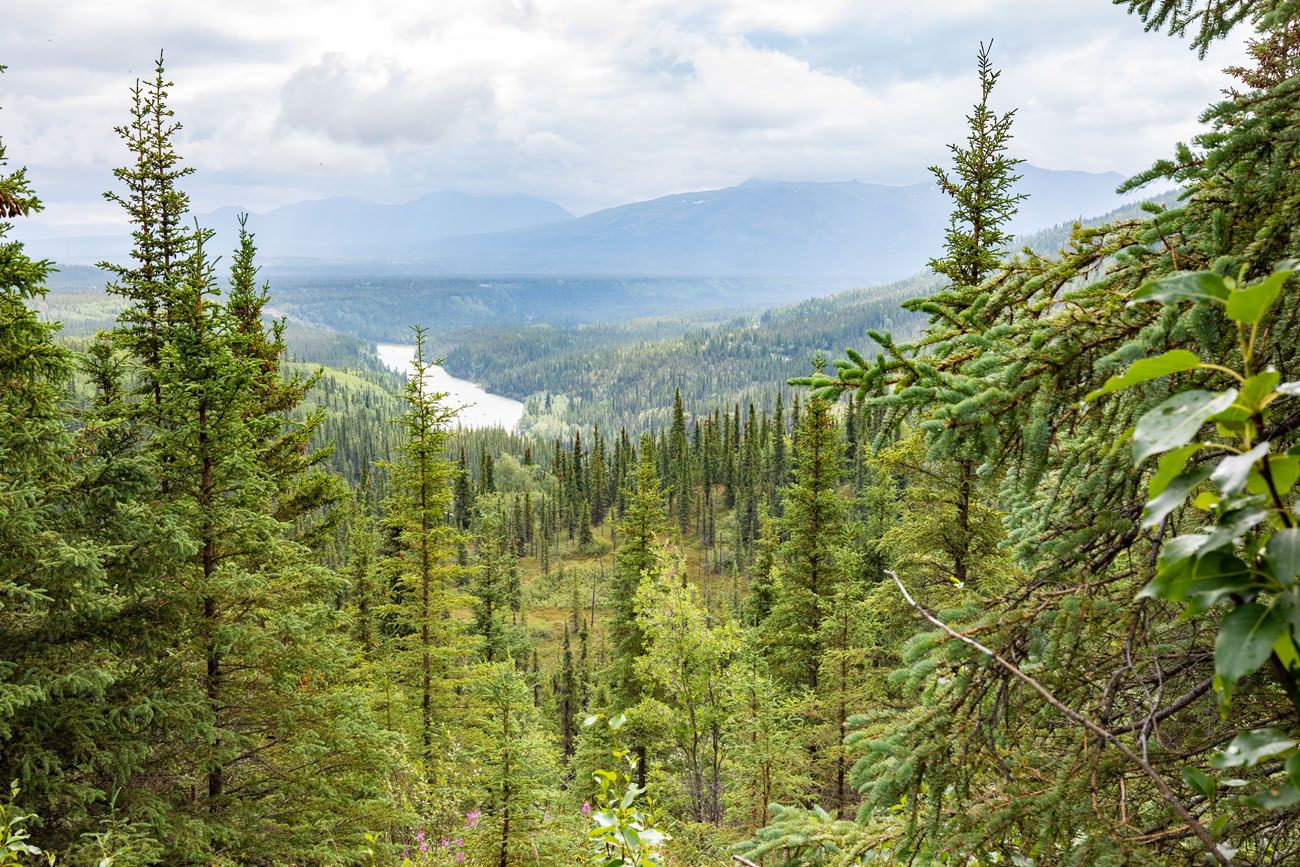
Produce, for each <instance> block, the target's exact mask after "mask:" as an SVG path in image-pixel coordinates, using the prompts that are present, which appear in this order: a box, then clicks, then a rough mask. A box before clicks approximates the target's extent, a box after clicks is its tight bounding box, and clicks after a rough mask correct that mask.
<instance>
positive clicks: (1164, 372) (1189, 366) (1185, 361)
mask: <svg viewBox="0 0 1300 867" xmlns="http://www.w3.org/2000/svg"><path fill="white" fill-rule="evenodd" d="M1200 363H1201V360H1200V359H1199V358H1197V357H1196V355H1195V353H1192V352H1188V351H1187V350H1186V349H1171V350H1169V351H1168V352H1166V353H1164V354H1163V355H1157V356H1155V357H1154V358H1143V359H1140V360H1138V361H1135V362H1133V364H1132V365H1130V366H1129V369H1128V370H1126V371H1124V372H1123V373H1122V374H1119V375H1117V376H1112V377H1111V378H1110V379H1108V380H1106V384H1105V385H1103V386H1102V387H1101V388H1099V389H1097V390H1096V391H1093V392H1090V393H1089V394H1088V396H1087V397H1085V398H1084V400H1085V401H1087V402H1089V403H1091V402H1092V401H1094V400H1096V399H1097V398H1099V397H1101V396H1102V395H1104V394H1111V393H1113V392H1116V391H1120V390H1121V389H1125V388H1129V387H1131V386H1134V385H1138V384H1140V383H1143V382H1150V381H1151V380H1153V379H1159V378H1161V377H1162V376H1169V375H1170V374H1174V373H1182V372H1183V371H1187V370H1195V369H1196V368H1197V366H1198V365H1200Z"/></svg>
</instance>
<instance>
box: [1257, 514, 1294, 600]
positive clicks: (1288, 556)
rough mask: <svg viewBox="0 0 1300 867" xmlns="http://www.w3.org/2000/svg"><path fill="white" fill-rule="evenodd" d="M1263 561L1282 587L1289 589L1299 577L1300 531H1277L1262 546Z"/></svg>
mask: <svg viewBox="0 0 1300 867" xmlns="http://www.w3.org/2000/svg"><path fill="white" fill-rule="evenodd" d="M1264 559H1266V560H1267V561H1268V563H1269V565H1270V566H1272V567H1273V575H1274V577H1276V578H1277V580H1278V582H1279V583H1281V585H1282V586H1283V587H1287V588H1290V587H1292V586H1293V585H1294V584H1295V579H1296V576H1297V575H1300V529H1294V528H1292V529H1286V530H1278V531H1277V532H1276V533H1274V534H1273V535H1272V537H1271V538H1270V539H1269V540H1268V544H1267V545H1265V546H1264Z"/></svg>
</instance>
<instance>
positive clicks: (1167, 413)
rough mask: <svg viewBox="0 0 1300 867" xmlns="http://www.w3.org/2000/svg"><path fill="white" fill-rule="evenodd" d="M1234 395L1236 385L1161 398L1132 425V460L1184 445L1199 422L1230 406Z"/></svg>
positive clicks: (1189, 440) (1195, 390) (1196, 429)
mask: <svg viewBox="0 0 1300 867" xmlns="http://www.w3.org/2000/svg"><path fill="white" fill-rule="evenodd" d="M1236 398H1237V390H1236V389H1229V390H1228V391H1222V392H1213V391H1202V390H1200V389H1192V390H1190V391H1184V392H1180V393H1178V394H1175V395H1174V396H1172V397H1170V398H1167V399H1165V400H1163V401H1161V402H1160V403H1159V404H1158V405H1156V406H1155V407H1154V408H1152V409H1150V410H1148V411H1147V413H1146V414H1145V415H1143V416H1142V418H1141V419H1139V420H1138V423H1137V427H1135V428H1134V429H1133V461H1134V463H1137V464H1140V463H1142V461H1144V460H1146V459H1147V458H1149V457H1151V456H1152V455H1158V454H1163V453H1164V452H1167V451H1169V450H1170V449H1176V448H1179V447H1180V446H1185V445H1187V443H1189V442H1191V440H1192V438H1193V437H1195V436H1196V434H1197V432H1198V431H1199V430H1200V429H1201V426H1202V425H1204V424H1205V423H1206V422H1207V421H1208V420H1209V419H1210V418H1212V417H1213V416H1215V415H1217V414H1219V413H1221V412H1223V411H1224V410H1225V409H1227V408H1228V407H1230V406H1232V402H1233V401H1234V400H1236Z"/></svg>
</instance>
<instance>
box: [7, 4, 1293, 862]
mask: <svg viewBox="0 0 1300 867" xmlns="http://www.w3.org/2000/svg"><path fill="white" fill-rule="evenodd" d="M1092 2H1097V0H1092ZM1103 5H1104V4H1103ZM1110 15H1111V17H1112V19H1113V20H1112V22H1111V23H1112V25H1113V26H1114V27H1115V28H1116V29H1120V28H1130V29H1134V28H1135V29H1137V30H1139V31H1140V30H1142V29H1143V28H1145V29H1146V30H1147V31H1149V32H1150V33H1151V34H1152V36H1153V38H1160V39H1169V40H1183V41H1184V43H1185V44H1186V47H1188V48H1190V51H1191V52H1193V53H1194V54H1199V56H1201V57H1204V56H1205V54H1206V52H1207V51H1208V50H1209V49H1210V48H1211V46H1213V45H1214V44H1215V43H1218V42H1221V41H1223V40H1226V39H1236V40H1239V41H1242V42H1244V43H1245V45H1246V46H1247V51H1246V53H1247V55H1248V57H1249V60H1248V62H1247V63H1245V64H1244V65H1241V66H1236V67H1234V68H1232V69H1230V70H1228V74H1229V76H1230V79H1231V81H1232V82H1233V83H1232V85H1231V86H1230V87H1229V88H1227V89H1226V90H1224V92H1223V93H1222V94H1221V98H1219V99H1218V101H1216V102H1214V103H1213V104H1211V105H1209V106H1207V107H1206V108H1205V109H1204V115H1203V116H1202V118H1201V121H1202V122H1203V123H1204V127H1203V132H1202V133H1200V134H1199V135H1198V136H1197V137H1196V138H1194V139H1192V140H1189V141H1186V142H1181V143H1180V142H1175V141H1170V142H1168V144H1167V154H1168V156H1167V158H1166V159H1161V160H1159V161H1158V162H1156V163H1155V164H1154V165H1151V166H1150V168H1149V169H1148V170H1146V171H1143V172H1141V173H1139V174H1137V175H1136V176H1133V177H1132V178H1131V179H1129V180H1127V181H1125V182H1124V187H1123V190H1122V191H1123V192H1125V193H1134V194H1136V195H1137V198H1136V199H1134V201H1133V203H1132V204H1129V205H1126V206H1124V207H1122V208H1120V209H1119V210H1112V211H1110V212H1109V213H1101V212H1098V213H1097V214H1095V215H1093V216H1085V217H1081V218H1080V219H1079V220H1077V221H1067V222H1066V223H1064V224H1061V225H1057V226H1055V227H1051V228H1046V229H1040V230H1039V231H1037V232H1036V233H1027V232H1018V231H1014V230H1013V229H1012V228H1011V227H1012V223H1013V220H1014V218H1015V216H1016V214H1017V213H1019V212H1021V210H1022V209H1023V208H1025V207H1027V206H1028V199H1027V194H1026V193H1024V192H1023V191H1022V189H1021V187H1020V186H1019V182H1020V180H1021V178H1022V176H1023V175H1024V174H1025V173H1026V172H1027V171H1028V169H1027V167H1026V166H1025V164H1024V162H1023V160H1022V158H1021V157H1020V156H1019V155H1018V153H1019V151H1018V139H1017V137H1016V132H1017V124H1018V123H1020V122H1021V121H1022V119H1023V118H1024V116H1025V114H1026V113H1027V112H1030V111H1032V110H1033V108H1032V106H1031V107H1018V106H1016V105H1014V104H1011V103H1010V101H1009V100H1008V99H1007V98H1005V97H1004V95H1003V89H1002V87H1001V76H1002V71H1001V69H1000V66H999V60H998V55H997V53H996V51H995V50H994V44H995V43H987V42H986V43H984V44H982V45H978V46H977V45H970V46H962V48H961V50H962V52H963V62H964V64H965V67H964V69H965V76H966V80H967V81H968V82H969V84H970V85H971V86H970V93H971V95H973V97H974V99H973V102H972V104H971V107H970V108H969V110H968V112H967V113H966V114H965V116H964V118H961V119H959V121H958V122H959V123H961V124H963V126H964V132H963V134H962V136H961V137H960V138H958V139H957V140H956V141H955V142H953V143H952V144H951V145H950V146H949V148H948V151H947V157H948V158H947V159H946V160H945V161H944V162H942V163H941V164H939V165H936V166H935V167H934V168H932V169H931V172H932V177H931V182H932V183H933V184H934V185H935V186H936V187H937V190H938V191H939V193H941V194H942V197H943V202H944V204H945V208H946V209H947V212H948V215H949V216H948V217H947V219H946V221H940V222H938V223H935V224H933V225H931V226H930V229H931V230H932V231H933V233H934V237H935V239H936V241H935V244H934V246H933V249H931V250H929V252H928V254H927V255H928V257H929V262H928V266H927V268H926V269H925V271H924V272H923V273H920V274H917V275H916V276H913V277H909V278H905V279H897V280H892V281H882V283H881V285H877V286H874V287H868V288H862V287H860V286H858V287H843V286H839V287H829V288H832V289H835V291H834V292H833V293H831V294H825V295H823V296H822V297H818V298H814V299H812V300H804V301H802V302H799V303H795V304H787V305H785V306H774V305H773V304H771V303H768V300H767V299H768V297H769V296H768V295H764V294H763V293H764V292H768V291H769V290H770V291H771V292H776V291H777V290H776V289H773V288H772V286H775V285H776V284H775V283H774V284H771V285H767V284H764V285H767V288H760V289H755V293H756V294H755V295H754V296H753V298H751V299H750V302H753V303H752V304H751V306H750V307H745V306H744V304H740V303H737V304H736V305H732V306H731V307H730V308H728V310H727V311H725V312H719V310H720V307H719V308H717V309H715V308H711V307H708V305H705V304H704V303H703V302H700V303H696V302H695V301H693V300H691V298H692V297H693V295H694V293H695V292H696V289H695V288H692V287H693V285H694V284H689V281H684V280H667V279H665V280H659V281H656V280H652V279H649V278H639V277H638V278H628V279H627V280H624V281H622V282H619V283H617V285H615V284H613V283H601V284H600V285H602V286H607V287H608V292H609V293H614V294H611V295H608V296H606V298H607V299H608V298H612V297H615V295H616V294H617V293H628V294H631V295H635V296H637V297H638V298H641V299H643V300H644V299H649V300H648V301H647V302H646V306H645V308H644V309H643V310H641V311H640V313H638V315H636V316H634V317H632V318H629V319H627V321H624V322H610V321H606V320H600V321H596V320H591V321H580V320H581V317H582V316H583V315H587V314H591V315H592V316H594V315H595V312H594V311H596V310H597V309H598V308H599V305H600V304H601V303H604V302H603V301H593V302H592V305H591V307H590V308H589V309H587V310H583V311H572V312H573V316H574V317H575V318H573V320H572V321H564V322H560V321H558V320H557V321H552V320H547V319H546V315H547V314H546V311H548V310H551V309H552V308H559V307H563V306H564V305H566V304H569V303H571V302H570V300H569V299H572V298H573V297H575V296H573V295H571V294H569V293H573V292H579V291H587V289H584V288H583V287H585V286H587V284H585V283H581V282H577V283H565V282H564V281H552V282H548V283H546V284H545V285H544V286H543V287H542V289H540V290H536V291H534V290H533V289H528V290H527V291H525V290H524V289H520V288H518V286H516V285H515V284H509V285H507V284H506V283H500V284H493V285H492V286H488V285H487V284H484V286H483V289H482V291H483V294H482V295H481V296H476V295H474V290H473V289H472V288H471V289H468V290H461V289H455V290H454V291H452V290H445V291H444V288H439V287H440V286H441V285H442V284H438V286H435V287H434V288H433V289H430V290H429V291H428V292H426V293H425V294H423V295H419V296H418V298H417V296H414V295H413V296H411V297H412V298H414V299H416V300H403V297H404V296H401V295H400V293H401V292H402V291H405V289H409V288H411V286H412V285H414V281H415V278H411V277H408V276H403V274H402V273H399V272H398V271H396V270H395V271H393V272H392V273H388V274H381V275H378V276H375V277H374V279H370V278H368V277H356V278H355V279H354V278H353V277H351V276H349V277H347V278H346V279H343V278H339V279H334V280H333V281H332V282H331V281H330V280H327V279H325V278H322V277H320V275H318V274H317V275H311V274H309V275H307V276H298V277H292V276H284V279H283V280H281V279H280V277H281V275H282V271H281V270H280V269H279V268H278V267H264V266H263V265H262V262H261V259H260V258H259V234H258V231H257V230H256V226H255V225H254V223H253V222H252V221H249V220H248V218H247V217H245V216H232V217H231V219H230V220H228V221H227V223H225V224H222V225H216V226H214V225H205V223H204V222H203V221H202V220H199V219H196V216H195V214H194V213H193V209H192V206H191V200H190V195H189V193H188V192H187V190H188V189H189V188H190V185H191V184H192V183H195V182H196V180H197V179H198V177H199V174H198V172H196V170H195V166H194V164H193V163H191V162H190V161H188V159H187V155H186V154H184V153H182V147H181V146H182V143H183V142H184V138H183V136H182V131H183V130H184V129H185V125H186V124H188V123H191V121H192V119H191V118H189V117H186V116H185V113H184V111H182V110H181V108H180V105H182V104H183V103H184V100H183V99H181V96H182V95H183V94H184V93H185V90H186V87H187V84H186V81H185V80H184V79H183V77H180V76H175V81H173V76H174V68H175V67H174V64H175V60H176V55H175V54H174V53H173V52H174V51H179V50H181V49H171V48H168V49H167V50H168V53H167V54H166V55H161V56H159V55H155V57H154V58H149V57H144V58H141V61H142V62H145V63H152V65H151V67H149V68H148V70H147V72H146V74H143V75H141V76H140V78H139V79H138V80H137V81H136V83H135V85H134V86H132V87H130V88H122V89H120V91H119V96H120V104H119V105H118V108H119V109H120V110H119V112H118V114H119V117H120V120H119V123H118V126H117V128H116V136H117V138H116V142H117V151H116V153H117V156H118V162H119V167H118V168H117V169H116V170H114V171H113V172H112V173H111V175H107V174H106V175H105V176H103V177H101V178H99V189H102V190H105V191H107V192H106V200H107V202H108V203H110V204H111V205H112V206H113V207H114V208H115V209H116V211H117V212H118V213H119V216H120V219H121V220H122V221H123V222H124V224H129V227H130V232H131V237H130V252H129V255H125V256H121V257H116V258H106V259H104V260H103V261H101V262H99V263H98V264H97V265H94V266H77V265H68V266H64V265H63V264H62V263H60V262H58V261H56V260H55V259H52V258H49V257H46V256H44V255H38V254H37V253H35V252H32V250H30V249H29V245H27V244H25V243H24V242H21V241H19V240H16V239H15V238H14V233H15V231H16V229H15V227H21V225H22V224H23V222H24V221H26V220H30V219H31V218H33V217H34V216H35V215H37V214H38V213H39V212H41V210H42V201H41V198H40V194H41V191H40V190H39V189H36V185H35V183H34V182H33V180H32V179H31V178H30V177H29V173H28V172H27V171H25V170H24V168H23V167H22V166H24V165H25V163H24V160H25V159H32V158H34V155H32V154H24V153H18V152H12V153H11V152H6V150H5V149H4V146H3V143H0V221H3V222H0V783H2V784H3V790H2V791H0V865H38V864H57V865H98V867H137V865H236V864H249V865H334V864H355V865H442V864H448V865H451V864H469V865H484V867H524V865H538V867H541V865H547V867H573V865H592V867H597V865H599V867H615V865H624V867H647V865H661V867H702V865H733V867H734V865H742V867H754V865H760V867H832V865H891V864H898V865H967V867H976V865H978V867H991V865H1014V867H1058V865H1059V867H1067V865H1070V867H1120V865H1132V867H1157V865H1189V867H1190V865H1205V864H1216V865H1261V867H1262V865H1275V867H1285V865H1300V508H1298V507H1297V504H1298V501H1297V497H1298V495H1300V488H1298V487H1297V483H1298V482H1300V0H1116V2H1115V3H1114V4H1113V8H1112V9H1111V10H1110ZM994 35H995V36H996V34H994ZM3 60H4V58H3V57H0V61H3ZM1202 62H1208V61H1202ZM121 72H123V73H125V70H122V71H121ZM1075 74H1076V75H1077V76H1078V77H1080V78H1084V77H1086V76H1087V74H1088V73H1087V72H1085V71H1083V70H1079V71H1077V72H1076V73H1075ZM1081 86H1086V85H1081ZM12 112H13V106H5V110H4V111H3V112H0V132H3V131H4V130H5V121H6V117H11V116H12ZM200 171H201V170H200ZM96 192H98V190H96ZM1083 207H1087V206H1086V205H1080V208H1083ZM863 243H867V241H866V239H864V242H863ZM592 279H595V278H592ZM597 282H599V281H597ZM430 285H432V284H430ZM448 285H450V284H448ZM755 285H756V286H757V285H759V284H757V283H756V284H755ZM781 285H784V284H781ZM575 286H576V287H577V288H575ZM404 287H405V288H404ZM714 288H716V289H717V290H718V292H720V293H722V294H723V295H726V296H727V297H733V296H734V297H743V296H745V281H744V280H742V279H739V278H736V279H733V280H731V281H729V282H720V283H718V284H717V285H716V286H715V287H714ZM602 291H603V290H602ZM529 292H531V293H532V294H528V293H529ZM394 293H397V294H394ZM760 296H761V297H760ZM771 297H776V296H775V295H773V296H771ZM782 297H784V296H782ZM674 299H676V300H674ZM682 299H686V300H685V301H682ZM677 301H682V304H683V305H686V306H680V307H672V305H673V304H676V303H677ZM687 301H689V302H690V303H689V304H687ZM750 302H746V303H750ZM760 302H761V303H760ZM610 303H613V302H610ZM660 303H662V304H663V305H666V306H665V308H664V309H669V308H671V309H673V310H675V311H676V312H674V313H672V314H671V315H669V314H664V315H657V314H656V313H655V309H656V307H655V305H656V304H660ZM512 305H513V306H512ZM528 305H532V306H531V307H528ZM692 305H693V306H692ZM516 307H517V308H519V309H521V310H522V309H523V308H525V307H528V310H527V311H525V312H524V313H520V314H519V315H518V316H517V317H515V318H513V319H511V318H509V317H507V316H506V315H505V312H503V311H506V310H507V308H509V309H512V310H513V309H515V308H516ZM687 307H690V309H687ZM530 311H531V312H530ZM525 314H526V315H525ZM512 315H513V314H512ZM331 317H332V318H331ZM376 340H377V341H381V342H382V341H385V340H387V341H390V342H392V341H397V342H404V343H405V344H411V345H413V346H414V347H415V348H414V350H413V351H414V353H415V359H414V361H413V363H412V366H411V368H410V370H409V371H401V370H394V369H391V368H390V367H387V366H385V365H384V364H382V363H380V361H379V360H378V359H377V358H376V356H375V355H374V352H373V350H374V344H373V343H372V341H376ZM444 364H445V365H446V366H447V369H448V370H451V371H453V372H454V373H456V374H457V375H460V376H464V377H467V378H472V379H473V380H474V381H475V382H478V383H482V384H483V385H484V387H486V388H488V389H491V390H492V391H495V392H499V393H500V394H502V395H507V396H510V397H513V398H518V399H519V400H520V402H521V403H522V408H521V410H520V412H523V413H524V422H522V423H521V424H520V425H517V426H515V427H510V426H508V425H501V426H482V427H469V426H467V425H464V424H461V423H459V422H458V417H459V416H460V413H461V407H460V405H459V403H458V401H457V400H456V399H455V398H454V397H453V396H451V395H449V394H448V393H447V392H446V391H444V390H441V389H440V388H439V386H438V385H437V382H438V380H437V379H435V378H434V375H433V374H434V373H435V372H436V371H438V370H441V367H440V366H441V365H444Z"/></svg>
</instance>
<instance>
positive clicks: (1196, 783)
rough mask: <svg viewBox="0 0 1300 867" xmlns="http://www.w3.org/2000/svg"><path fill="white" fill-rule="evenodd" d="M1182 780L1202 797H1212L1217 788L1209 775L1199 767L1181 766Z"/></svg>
mask: <svg viewBox="0 0 1300 867" xmlns="http://www.w3.org/2000/svg"><path fill="white" fill-rule="evenodd" d="M1183 782H1184V783H1186V784H1187V787H1188V788H1189V789H1191V790H1192V791H1193V792H1195V793H1196V794H1198V795H1200V796H1201V797H1204V798H1213V797H1214V793H1215V792H1216V791H1218V788H1219V787H1218V786H1216V785H1215V784H1214V780H1213V779H1211V778H1210V775H1209V774H1207V773H1205V771H1203V770H1201V769H1200V768H1183Z"/></svg>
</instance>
